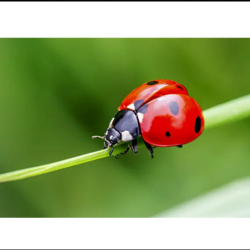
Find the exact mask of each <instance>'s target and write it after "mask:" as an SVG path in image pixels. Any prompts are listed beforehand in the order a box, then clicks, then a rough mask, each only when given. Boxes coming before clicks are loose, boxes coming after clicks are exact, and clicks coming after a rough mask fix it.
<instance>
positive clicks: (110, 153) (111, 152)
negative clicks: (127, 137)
mask: <svg viewBox="0 0 250 250" xmlns="http://www.w3.org/2000/svg"><path fill="white" fill-rule="evenodd" d="M113 151H114V148H113V147H112V146H111V150H110V151H109V155H110V156H111V155H112V154H113Z"/></svg>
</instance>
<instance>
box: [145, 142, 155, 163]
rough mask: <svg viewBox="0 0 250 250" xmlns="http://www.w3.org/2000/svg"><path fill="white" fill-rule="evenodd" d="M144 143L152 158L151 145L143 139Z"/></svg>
mask: <svg viewBox="0 0 250 250" xmlns="http://www.w3.org/2000/svg"><path fill="white" fill-rule="evenodd" d="M144 143H145V145H146V148H147V149H148V152H149V153H150V154H151V158H152V159H153V158H154V155H153V153H154V151H153V148H152V146H151V145H150V144H148V143H147V142H145V141H144Z"/></svg>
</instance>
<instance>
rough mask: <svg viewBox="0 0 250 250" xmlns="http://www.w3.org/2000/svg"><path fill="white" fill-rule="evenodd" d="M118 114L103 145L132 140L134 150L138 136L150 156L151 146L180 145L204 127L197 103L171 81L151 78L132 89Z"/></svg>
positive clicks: (185, 90)
mask: <svg viewBox="0 0 250 250" xmlns="http://www.w3.org/2000/svg"><path fill="white" fill-rule="evenodd" d="M118 110H119V111H118V113H117V114H116V115H115V116H114V117H113V118H112V120H111V121H110V124H109V127H108V129H107V130H106V132H105V135H104V136H103V137H102V136H93V137H92V138H96V137H99V138H102V139H104V148H111V151H110V155H112V153H113V146H114V145H116V144H118V143H119V142H120V141H131V145H130V147H128V149H127V150H126V151H125V152H124V153H126V152H127V151H128V150H129V148H131V150H132V152H133V153H137V152H138V150H137V137H139V136H140V135H141V136H142V138H143V141H144V143H145V145H146V147H147V149H148V151H149V153H150V154H151V157H152V158H153V149H152V146H156V147H172V146H178V147H182V145H183V144H186V143H189V142H191V141H193V140H195V139H196V138H197V137H199V136H200V135H201V133H202V131H203V129H204V117H203V114H202V110H201V108H200V106H199V104H198V103H197V102H196V101H195V100H194V99H193V98H192V97H190V96H189V95H188V92H187V89H186V88H185V87H184V86H183V85H181V84H179V83H177V82H174V81H171V80H165V79H162V80H154V81H150V82H146V83H144V84H142V85H141V86H139V87H138V88H136V89H134V90H133V91H132V92H131V93H130V94H129V95H128V96H126V97H125V99H124V100H123V101H122V103H121V105H120V107H119V108H118Z"/></svg>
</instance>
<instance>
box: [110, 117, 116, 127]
mask: <svg viewBox="0 0 250 250" xmlns="http://www.w3.org/2000/svg"><path fill="white" fill-rule="evenodd" d="M114 119H115V118H114V117H113V118H112V119H111V121H110V123H109V127H111V125H112V123H113V121H114Z"/></svg>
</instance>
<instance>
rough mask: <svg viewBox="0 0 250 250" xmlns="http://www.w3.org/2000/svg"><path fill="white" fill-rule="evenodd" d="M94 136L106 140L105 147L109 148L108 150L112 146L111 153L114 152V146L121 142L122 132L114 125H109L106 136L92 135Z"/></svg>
mask: <svg viewBox="0 0 250 250" xmlns="http://www.w3.org/2000/svg"><path fill="white" fill-rule="evenodd" d="M92 138H101V139H103V140H104V147H103V148H107V150H108V149H109V148H110V147H111V151H110V153H109V154H110V155H111V154H112V153H113V150H114V149H113V146H114V145H116V144H117V143H119V142H120V141H121V134H120V133H119V132H118V131H117V130H116V129H115V128H112V127H109V128H108V129H107V130H106V132H105V135H104V136H99V135H95V136H92Z"/></svg>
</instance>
